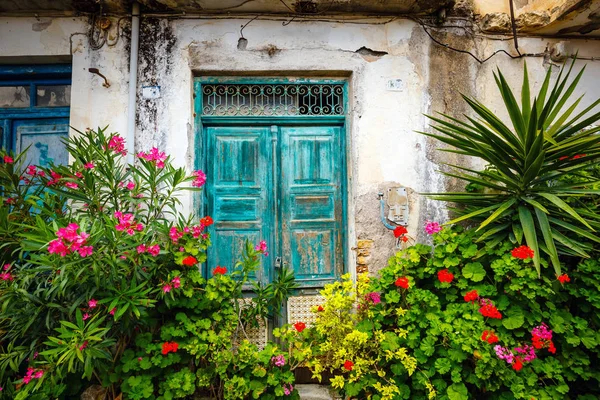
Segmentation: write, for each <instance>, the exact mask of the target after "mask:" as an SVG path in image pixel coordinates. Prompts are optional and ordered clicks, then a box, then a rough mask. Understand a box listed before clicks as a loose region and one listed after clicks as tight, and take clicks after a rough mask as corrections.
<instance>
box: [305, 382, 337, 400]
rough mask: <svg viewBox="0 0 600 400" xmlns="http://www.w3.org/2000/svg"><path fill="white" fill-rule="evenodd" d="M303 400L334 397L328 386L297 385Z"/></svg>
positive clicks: (320, 399) (329, 399) (330, 399)
mask: <svg viewBox="0 0 600 400" xmlns="http://www.w3.org/2000/svg"><path fill="white" fill-rule="evenodd" d="M296 389H297V390H298V393H299V394H300V398H301V399H302V400H333V399H335V398H336V397H334V396H333V395H332V394H331V393H330V392H329V390H328V388H327V387H326V386H322V385H315V384H300V385H296Z"/></svg>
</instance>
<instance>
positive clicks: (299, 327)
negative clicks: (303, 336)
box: [294, 322, 306, 333]
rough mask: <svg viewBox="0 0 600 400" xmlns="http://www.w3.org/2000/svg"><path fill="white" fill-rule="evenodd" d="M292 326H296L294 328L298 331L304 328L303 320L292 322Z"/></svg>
mask: <svg viewBox="0 0 600 400" xmlns="http://www.w3.org/2000/svg"><path fill="white" fill-rule="evenodd" d="M294 328H296V330H297V331H298V332H299V333H300V332H302V331H303V330H304V329H306V324H305V323H304V322H296V323H295V324H294Z"/></svg>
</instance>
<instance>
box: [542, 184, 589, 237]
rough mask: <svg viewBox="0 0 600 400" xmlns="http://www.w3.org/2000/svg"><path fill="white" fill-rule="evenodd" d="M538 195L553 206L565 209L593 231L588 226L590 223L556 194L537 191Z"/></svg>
mask: <svg viewBox="0 0 600 400" xmlns="http://www.w3.org/2000/svg"><path fill="white" fill-rule="evenodd" d="M538 195H539V196H542V197H543V198H545V199H547V200H549V201H550V202H552V203H553V204H554V205H555V206H557V207H558V208H560V209H562V210H563V211H566V212H567V213H568V214H569V215H570V216H572V217H573V218H575V219H576V220H578V221H579V222H581V223H582V224H583V225H585V226H587V227H588V228H589V229H590V230H591V231H594V228H592V227H591V226H590V224H588V223H587V221H586V220H584V219H583V218H581V216H580V215H579V214H577V212H576V211H575V210H573V209H572V208H571V206H569V205H568V204H567V203H565V202H564V201H563V200H561V199H560V198H559V197H558V196H556V195H554V194H550V193H538Z"/></svg>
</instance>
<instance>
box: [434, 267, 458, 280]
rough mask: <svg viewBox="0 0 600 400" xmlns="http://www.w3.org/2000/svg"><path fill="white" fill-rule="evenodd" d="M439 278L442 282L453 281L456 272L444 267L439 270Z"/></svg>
mask: <svg viewBox="0 0 600 400" xmlns="http://www.w3.org/2000/svg"><path fill="white" fill-rule="evenodd" d="M437 275H438V279H439V281H440V282H442V283H444V282H447V283H450V282H452V280H453V279H454V274H453V273H452V272H450V271H448V270H447V269H443V270H441V271H439V272H438V274H437Z"/></svg>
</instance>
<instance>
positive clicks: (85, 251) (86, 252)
mask: <svg viewBox="0 0 600 400" xmlns="http://www.w3.org/2000/svg"><path fill="white" fill-rule="evenodd" d="M93 250H94V247H93V246H83V247H81V248H80V249H79V250H77V252H78V253H79V255H80V256H81V257H87V256H91V255H92V251H93Z"/></svg>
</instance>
